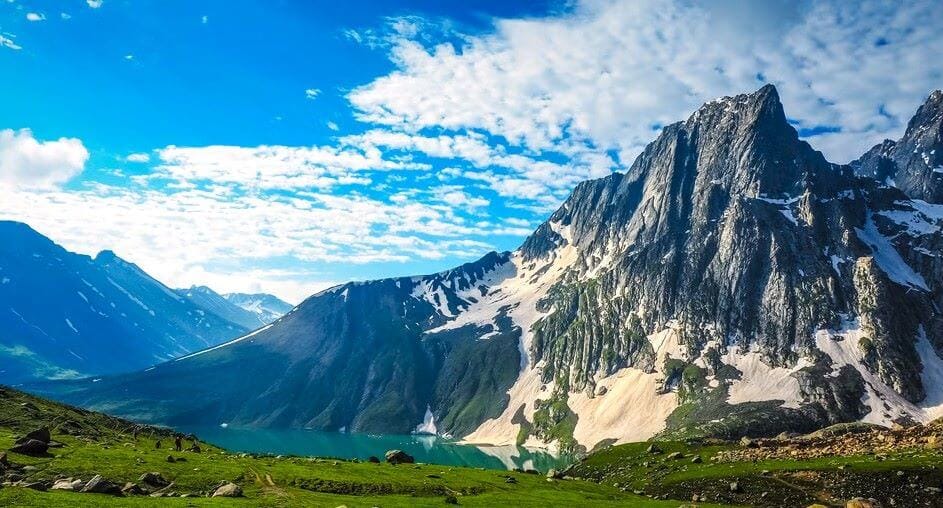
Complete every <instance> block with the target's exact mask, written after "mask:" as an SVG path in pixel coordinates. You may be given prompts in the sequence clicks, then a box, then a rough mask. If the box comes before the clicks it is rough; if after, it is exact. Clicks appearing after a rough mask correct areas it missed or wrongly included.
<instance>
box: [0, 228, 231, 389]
mask: <svg viewBox="0 0 943 508" xmlns="http://www.w3.org/2000/svg"><path fill="white" fill-rule="evenodd" d="M0 236H2V237H3V238H4V240H5V241H4V242H3V244H2V245H0V281H2V284H0V329H2V330H4V333H3V334H0V358H3V359H4V366H3V369H2V372H3V374H4V379H5V382H7V383H18V382H25V381H35V380H39V379H44V378H63V377H66V378H68V377H80V376H89V375H97V374H107V373H117V372H122V371H131V370H137V369H141V368H144V367H148V366H150V365H153V364H154V363H157V362H160V361H164V360H167V359H170V358H173V357H175V356H179V355H182V354H186V353H189V352H191V351H194V350H198V349H202V348H205V347H208V346H212V345H215V344H218V343H219V342H222V341H224V340H226V339H229V338H231V337H232V336H234V335H241V334H242V333H244V332H245V331H247V329H246V328H243V327H241V326H239V325H236V324H234V323H231V322H229V321H227V320H225V319H223V318H221V317H219V316H216V315H215V314H212V313H210V312H207V311H205V310H204V309H203V308H202V307H199V306H196V305H193V304H191V303H188V301H187V300H185V299H184V298H182V297H180V296H179V295H178V294H176V293H175V292H174V291H173V290H171V289H170V288H168V287H167V286H165V285H163V284H162V283H161V282H160V281H158V280H156V279H155V278H153V277H151V276H150V275H148V274H147V273H146V272H144V271H143V270H142V269H141V268H140V267H138V266H137V265H135V264H134V263H131V262H129V261H125V260H124V259H122V258H120V257H118V256H117V255H116V254H115V253H114V252H112V251H108V250H105V251H102V252H100V253H98V254H97V255H96V256H95V257H89V256H85V255H81V254H75V253H72V252H69V251H67V250H66V249H64V248H62V247H61V246H59V245H57V244H56V243H55V242H53V241H52V240H50V239H49V238H47V237H45V236H43V235H42V234H40V233H39V232H37V231H36V230H34V229H33V228H31V227H29V226H28V225H26V224H23V223H19V222H12V221H0Z"/></svg>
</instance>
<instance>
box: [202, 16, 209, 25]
mask: <svg viewBox="0 0 943 508" xmlns="http://www.w3.org/2000/svg"><path fill="white" fill-rule="evenodd" d="M209 22H210V17H209V16H203V17H201V18H200V23H203V24H204V25H205V24H207V23H209Z"/></svg>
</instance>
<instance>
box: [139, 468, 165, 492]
mask: <svg viewBox="0 0 943 508" xmlns="http://www.w3.org/2000/svg"><path fill="white" fill-rule="evenodd" d="M138 483H142V484H144V485H146V486H148V487H150V488H153V489H161V488H164V487H166V486H168V485H170V481H169V480H167V479H166V478H164V476H163V475H161V474H160V473H157V472H149V473H144V474H142V475H141V476H140V478H138Z"/></svg>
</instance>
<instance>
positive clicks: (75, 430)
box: [0, 388, 679, 508]
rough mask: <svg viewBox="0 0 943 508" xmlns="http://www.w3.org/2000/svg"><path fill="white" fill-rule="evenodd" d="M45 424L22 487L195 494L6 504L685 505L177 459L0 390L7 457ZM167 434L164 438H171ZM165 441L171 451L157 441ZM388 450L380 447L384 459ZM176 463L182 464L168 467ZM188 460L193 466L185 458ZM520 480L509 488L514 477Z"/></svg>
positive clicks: (105, 425)
mask: <svg viewBox="0 0 943 508" xmlns="http://www.w3.org/2000/svg"><path fill="white" fill-rule="evenodd" d="M42 425H48V426H49V427H50V428H51V429H52V438H53V439H54V440H56V441H60V442H62V443H64V444H65V446H64V447H62V448H50V450H49V455H48V456H45V457H29V456H26V455H20V454H16V453H9V452H8V458H9V460H10V461H11V462H13V463H15V464H25V465H27V466H28V467H27V468H26V471H23V473H22V474H24V475H25V476H26V477H25V478H24V479H23V481H27V482H28V481H36V480H53V479H55V478H57V477H73V478H81V479H83V480H88V479H89V478H91V477H92V476H94V475H96V474H98V475H101V476H103V477H104V478H105V479H108V480H110V481H112V482H114V483H116V484H118V485H124V484H125V482H137V481H138V478H139V477H140V476H141V475H142V474H144V473H146V472H158V473H160V474H161V475H162V476H163V477H164V478H166V479H167V480H170V481H173V482H174V485H173V487H172V488H171V489H170V490H169V491H172V492H174V493H176V494H178V495H182V494H187V495H190V496H194V497H185V498H184V497H160V498H153V497H148V496H125V497H115V496H109V495H104V494H90V493H76V492H65V491H46V492H40V491H36V490H31V489H29V488H25V487H20V486H4V487H0V506H8V505H14V506H43V507H57V506H63V507H70V508H74V507H84V506H156V505H159V506H245V507H249V506H273V507H274V506H286V507H291V506H327V507H336V506H340V505H345V506H348V507H351V508H353V507H358V506H368V507H369V506H381V507H395V506H444V505H446V498H447V497H448V496H452V497H454V500H455V501H457V502H458V504H459V505H462V506H540V507H548V506H613V505H622V506H640V507H649V506H650V507H668V506H670V507H673V508H674V507H677V506H678V504H679V503H678V502H677V501H658V500H652V499H649V498H647V497H644V496H638V495H635V494H632V493H630V492H623V491H622V490H620V489H619V488H616V487H612V486H610V485H599V484H596V483H593V482H589V481H583V480H574V479H567V480H550V481H548V480H547V479H546V478H545V477H544V476H542V475H532V474H524V473H515V472H505V471H496V470H482V469H471V468H459V467H447V466H437V465H428V464H420V465H413V464H400V465H397V466H393V465H390V464H385V463H383V464H373V463H369V462H353V461H344V460H333V459H313V458H299V457H253V456H249V455H244V454H232V453H228V452H226V451H225V450H221V449H219V448H216V447H213V446H210V445H206V444H202V443H201V446H202V451H201V452H200V453H195V452H173V451H172V450H169V449H168V448H172V445H173V439H172V438H170V437H169V434H166V431H162V430H161V429H157V428H153V427H147V428H144V429H143V430H141V431H140V432H139V435H138V437H137V439H134V436H133V433H132V428H133V425H132V424H131V423H130V422H127V421H124V420H121V419H118V418H111V417H107V416H104V415H101V414H98V413H94V412H89V411H83V410H79V409H75V408H71V407H68V406H64V405H60V404H57V403H54V402H50V401H46V400H43V399H39V398H36V397H32V396H30V395H27V394H24V393H22V392H18V391H16V390H12V389H9V388H0V450H7V449H9V448H10V447H11V446H12V445H13V442H14V440H15V439H16V437H18V436H21V435H23V434H25V433H26V432H29V431H31V430H34V429H35V428H37V427H40V426H42ZM162 432H164V433H165V434H162ZM161 437H162V445H163V446H162V448H161V449H159V450H158V449H155V447H154V443H155V440H156V439H157V438H161ZM384 452H385V450H377V453H376V455H377V456H380V457H382V456H383V453H384ZM168 455H169V456H173V457H174V458H175V461H174V462H173V463H171V462H168V460H167V457H168ZM180 458H183V459H184V460H183V461H181V460H179V459H180ZM508 476H510V477H512V478H514V479H515V480H516V483H507V477H508ZM223 481H230V482H234V483H236V484H238V485H239V486H241V487H242V489H243V493H244V497H242V498H212V499H211V498H207V497H206V496H207V494H209V493H211V492H212V491H213V490H214V489H215V487H216V486H218V485H219V484H220V483H221V482H223Z"/></svg>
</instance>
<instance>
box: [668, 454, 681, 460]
mask: <svg viewBox="0 0 943 508" xmlns="http://www.w3.org/2000/svg"><path fill="white" fill-rule="evenodd" d="M681 457H684V455H683V454H682V453H681V452H671V453H669V454H668V457H666V458H667V459H669V460H675V459H680V458H681Z"/></svg>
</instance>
